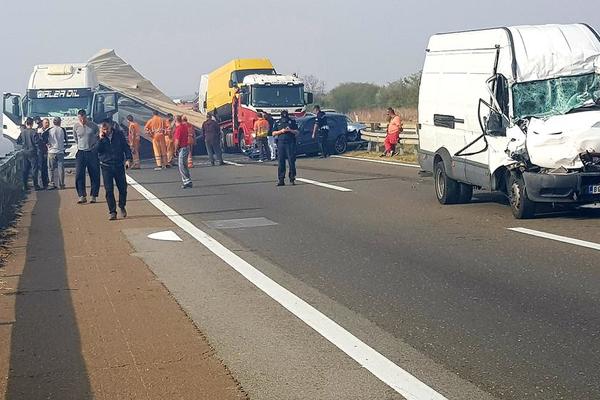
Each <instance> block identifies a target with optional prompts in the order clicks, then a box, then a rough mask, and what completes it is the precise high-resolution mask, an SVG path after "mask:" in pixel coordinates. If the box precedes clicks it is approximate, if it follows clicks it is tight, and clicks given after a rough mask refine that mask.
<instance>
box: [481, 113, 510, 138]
mask: <svg viewBox="0 0 600 400" xmlns="http://www.w3.org/2000/svg"><path fill="white" fill-rule="evenodd" d="M485 134H486V135H489V136H506V119H505V118H504V117H503V116H502V115H501V114H500V113H498V112H495V111H492V112H490V115H489V117H488V118H486V121H485Z"/></svg>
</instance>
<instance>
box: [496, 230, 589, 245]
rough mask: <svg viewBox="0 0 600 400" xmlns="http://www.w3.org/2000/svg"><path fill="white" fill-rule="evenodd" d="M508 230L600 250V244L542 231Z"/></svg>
mask: <svg viewBox="0 0 600 400" xmlns="http://www.w3.org/2000/svg"><path fill="white" fill-rule="evenodd" d="M508 230H511V231H514V232H519V233H524V234H526V235H532V236H537V237H541V238H544V239H550V240H556V241H557V242H563V243H569V244H573V245H576V246H581V247H587V248H589V249H594V250H600V243H594V242H587V241H585V240H579V239H573V238H570V237H567V236H560V235H554V234H552V233H546V232H542V231H536V230H533V229H527V228H520V227H519V228H508Z"/></svg>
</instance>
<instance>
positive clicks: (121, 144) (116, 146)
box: [98, 121, 133, 221]
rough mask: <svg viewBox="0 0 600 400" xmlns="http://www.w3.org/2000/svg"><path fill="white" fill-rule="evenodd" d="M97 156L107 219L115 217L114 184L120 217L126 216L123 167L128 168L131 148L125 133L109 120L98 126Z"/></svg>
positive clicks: (125, 182) (125, 187) (125, 188)
mask: <svg viewBox="0 0 600 400" xmlns="http://www.w3.org/2000/svg"><path fill="white" fill-rule="evenodd" d="M98 158H99V160H100V167H101V168H102V180H103V181H104V190H105V191H106V203H107V204H108V212H109V214H110V217H109V220H111V221H114V220H115V219H117V205H116V203H115V193H114V185H115V184H116V185H117V189H118V190H119V209H120V210H121V217H122V218H126V217H127V211H126V210H125V204H126V203H127V180H126V178H125V168H129V165H130V163H131V160H132V158H133V157H132V155H131V149H130V148H129V145H128V144H127V140H126V139H125V135H123V133H122V132H117V131H116V130H114V129H113V126H112V124H111V123H110V121H104V122H102V125H101V126H100V142H99V143H98Z"/></svg>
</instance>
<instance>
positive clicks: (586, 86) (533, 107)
mask: <svg viewBox="0 0 600 400" xmlns="http://www.w3.org/2000/svg"><path fill="white" fill-rule="evenodd" d="M599 100H600V75H598V74H595V73H592V74H586V75H579V76H567V77H561V78H554V79H547V80H543V81H535V82H524V83H517V84H515V85H514V86H513V102H514V113H515V118H516V119H517V120H518V119H523V118H525V117H536V118H547V117H551V116H553V115H562V114H566V113H568V112H570V111H573V110H577V109H584V108H586V107H590V106H595V105H598V103H599Z"/></svg>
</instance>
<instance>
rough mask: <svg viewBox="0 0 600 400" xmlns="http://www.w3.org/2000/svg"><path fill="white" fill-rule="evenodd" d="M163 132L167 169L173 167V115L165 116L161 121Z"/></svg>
mask: <svg viewBox="0 0 600 400" xmlns="http://www.w3.org/2000/svg"><path fill="white" fill-rule="evenodd" d="M163 123H164V128H163V129H164V132H165V145H166V146H167V167H170V166H172V165H173V158H174V157H175V142H174V141H173V134H174V133H175V121H174V118H173V114H167V118H166V119H164V120H163Z"/></svg>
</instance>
